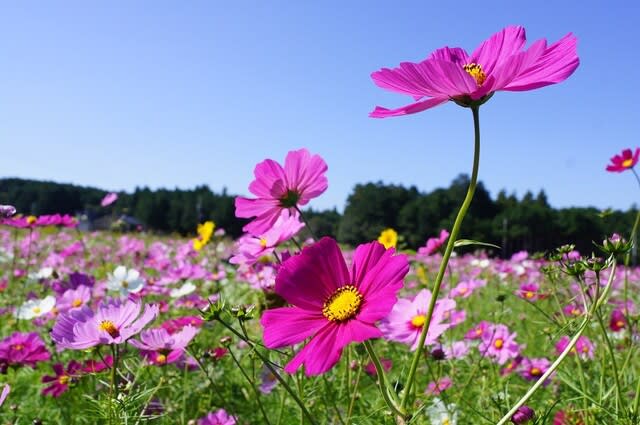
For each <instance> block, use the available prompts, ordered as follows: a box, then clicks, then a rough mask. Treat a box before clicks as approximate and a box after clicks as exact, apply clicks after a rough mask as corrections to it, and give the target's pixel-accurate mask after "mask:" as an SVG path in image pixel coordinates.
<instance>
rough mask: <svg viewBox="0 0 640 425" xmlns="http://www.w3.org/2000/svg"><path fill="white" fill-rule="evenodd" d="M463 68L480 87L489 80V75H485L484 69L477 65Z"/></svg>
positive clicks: (471, 64) (467, 65) (468, 65)
mask: <svg viewBox="0 0 640 425" xmlns="http://www.w3.org/2000/svg"><path fill="white" fill-rule="evenodd" d="M462 68H463V69H464V70H465V71H466V72H467V74H469V75H471V76H472V77H473V79H474V80H476V84H478V86H481V85H482V84H483V83H484V82H485V80H486V79H487V74H485V73H484V71H483V70H482V67H481V66H480V65H479V64H477V63H468V64H466V65H465V66H463V67H462Z"/></svg>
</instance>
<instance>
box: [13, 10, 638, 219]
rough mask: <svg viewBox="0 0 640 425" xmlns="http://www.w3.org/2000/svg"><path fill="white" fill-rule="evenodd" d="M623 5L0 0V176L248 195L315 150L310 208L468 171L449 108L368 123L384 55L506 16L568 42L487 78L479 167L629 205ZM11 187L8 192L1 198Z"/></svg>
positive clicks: (462, 129) (401, 53)
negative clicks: (526, 85)
mask: <svg viewBox="0 0 640 425" xmlns="http://www.w3.org/2000/svg"><path fill="white" fill-rule="evenodd" d="M639 10H640V9H639V8H637V7H636V6H634V2H631V1H628V2H620V1H619V2H595V1H580V2H578V1H574V2H553V6H551V3H549V5H547V4H546V3H543V2H513V1H504V2H490V1H487V2H477V1H473V2H472V1H468V2H467V1H458V2H427V1H403V2H389V1H385V2H382V1H366V2H365V1H349V2H344V1H320V2H277V1H271V2H263V1H255V2H245V1H238V2H222V1H220V2H218V1H202V2H196V1H190V2H174V1H166V2H165V1H147V2H143V1H138V2H124V1H117V2H105V3H101V4H98V3H96V2H80V1H79V2H71V1H66V2H55V3H50V2H49V3H47V2H37V3H35V2H7V3H5V4H4V5H3V11H2V14H1V16H0V57H1V58H2V61H1V63H2V66H0V117H1V119H0V146H2V154H0V176H17V177H25V178H36V179H48V180H54V181H59V182H71V183H76V184H82V185H93V186H98V187H101V188H104V189H108V190H122V189H124V190H132V189H133V188H134V187H135V186H143V185H147V186H150V187H152V188H157V187H169V188H173V187H176V186H177V187H181V188H190V187H194V186H195V185H197V184H203V183H206V184H208V185H209V186H210V187H211V188H212V189H213V190H216V191H219V190H221V188H222V187H227V188H228V190H229V192H231V193H238V194H246V193H247V186H248V184H249V182H250V181H251V179H252V171H253V167H254V165H255V164H256V163H257V162H259V161H261V160H262V159H264V158H273V159H276V160H278V161H282V160H283V159H284V156H285V154H286V152H287V151H288V150H291V149H297V148H300V147H307V148H308V149H309V150H311V151H312V152H314V153H318V154H320V155H322V156H323V157H324V158H325V160H326V161H327V163H328V164H329V172H328V178H329V189H328V190H327V192H326V193H325V194H324V195H323V196H322V197H321V198H319V199H317V200H315V201H314V202H313V203H312V206H315V207H318V208H329V207H333V206H337V207H338V208H339V209H341V208H342V207H343V205H344V203H345V201H346V198H347V196H348V194H349V193H350V191H351V189H352V188H353V186H354V185H355V184H356V183H359V182H368V181H377V180H382V181H384V182H386V183H397V184H404V185H416V186H417V187H418V188H419V189H420V190H423V191H430V190H433V189H434V188H437V187H442V186H447V185H449V183H450V182H451V180H453V179H454V178H455V177H456V176H457V175H458V174H459V173H462V172H466V173H468V172H469V168H470V165H471V156H472V136H473V135H472V122H471V113H470V111H469V110H466V109H463V108H460V107H458V106H456V105H454V104H453V103H447V104H445V105H444V106H441V107H438V108H436V109H433V110H429V111H426V112H423V113H420V114H416V115H412V116H408V117H401V118H389V119H385V120H375V119H371V118H368V117H367V114H368V112H369V111H370V110H372V109H373V107H374V106H375V105H382V106H386V107H397V106H401V105H404V104H406V103H408V102H409V100H410V99H409V98H408V97H406V96H402V95H399V94H394V93H390V92H386V91H383V90H381V89H379V88H377V87H376V86H375V85H374V84H373V83H372V82H371V79H370V77H369V75H370V73H371V72H373V71H375V70H377V69H379V68H381V67H393V66H396V65H397V64H399V63H400V62H401V61H419V60H422V59H424V58H425V57H426V56H427V55H428V54H429V53H430V52H431V51H432V50H434V49H436V48H438V47H441V46H444V45H449V46H461V47H464V48H466V49H467V50H468V51H472V50H473V49H474V48H475V47H476V46H477V45H478V44H479V43H480V42H481V41H483V40H484V39H486V38H487V37H489V36H490V35H491V34H492V33H494V32H496V31H499V30H500V29H502V28H503V27H504V26H506V25H509V24H519V25H523V26H524V27H525V28H526V29H527V38H528V39H529V40H530V41H533V40H536V39H538V38H542V37H546V38H547V39H548V40H549V41H555V40H557V39H558V38H560V37H562V36H563V35H564V34H566V33H567V32H573V33H575V34H576V35H577V36H578V38H579V50H578V53H579V55H580V59H581V65H580V67H579V68H578V70H577V71H576V73H575V74H574V75H573V76H572V77H571V78H570V79H569V80H567V81H566V82H564V83H562V84H559V85H554V86H550V87H546V88H543V89H540V90H535V91H531V92H522V93H509V92H501V93H497V94H496V95H495V96H494V97H493V98H492V99H491V100H490V101H489V102H488V103H487V104H485V105H484V106H483V107H482V108H481V128H482V139H483V140H482V154H481V165H480V179H481V180H482V181H483V182H484V183H485V185H486V187H487V188H488V189H489V191H490V192H491V193H492V195H493V196H495V195H496V194H497V193H498V191H499V190H501V189H506V190H507V191H509V192H516V193H517V194H518V195H519V196H522V195H523V194H524V193H525V192H526V191H527V190H532V191H534V192H537V191H538V190H540V189H544V190H545V191H546V192H547V195H548V198H549V201H550V203H551V204H552V205H553V206H556V207H565V206H574V205H576V206H586V205H594V206H597V207H600V208H605V207H609V206H612V207H614V208H623V209H626V208H628V207H629V206H631V205H632V204H633V203H635V202H636V201H637V200H638V195H639V192H638V187H637V185H636V183H635V181H634V180H633V176H632V175H631V174H630V173H624V174H610V173H606V172H605V171H604V167H605V166H606V164H607V162H608V160H609V158H610V157H611V156H612V155H613V154H616V153H618V152H619V151H620V150H621V149H623V148H625V147H635V146H638V145H640V140H639V138H638V134H639V133H640V119H639V117H640V115H639V114H638V110H637V99H638V94H637V93H636V92H635V89H636V88H637V87H638V78H639V74H638V70H640V55H638V54H637V51H638V41H640V37H638V33H637V22H638V20H640V12H639ZM3 201H4V202H9V201H10V200H3Z"/></svg>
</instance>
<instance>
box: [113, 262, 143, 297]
mask: <svg viewBox="0 0 640 425" xmlns="http://www.w3.org/2000/svg"><path fill="white" fill-rule="evenodd" d="M143 286H144V279H142V278H141V277H140V272H139V271H138V270H136V269H127V268H126V267H125V266H118V267H116V269H115V270H114V271H113V274H112V275H111V276H109V281H108V282H107V288H108V289H109V290H111V291H120V293H121V294H122V295H124V296H127V295H129V294H136V293H138V292H140V291H142V287H143Z"/></svg>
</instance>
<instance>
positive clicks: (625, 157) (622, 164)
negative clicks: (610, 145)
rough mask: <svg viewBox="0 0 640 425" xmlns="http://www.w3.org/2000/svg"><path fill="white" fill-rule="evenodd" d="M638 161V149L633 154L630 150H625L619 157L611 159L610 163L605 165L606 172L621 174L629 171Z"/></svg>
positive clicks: (639, 156)
mask: <svg viewBox="0 0 640 425" xmlns="http://www.w3.org/2000/svg"><path fill="white" fill-rule="evenodd" d="M638 159H640V148H636V151H635V152H631V149H625V150H623V151H622V153H621V154H620V155H614V156H613V157H611V163H610V164H609V165H607V171H610V172H612V173H621V172H623V171H626V170H630V169H632V168H633V167H635V166H636V164H637V163H638Z"/></svg>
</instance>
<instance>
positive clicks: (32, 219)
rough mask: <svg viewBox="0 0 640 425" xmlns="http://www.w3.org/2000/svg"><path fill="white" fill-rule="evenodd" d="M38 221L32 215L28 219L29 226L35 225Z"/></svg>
mask: <svg viewBox="0 0 640 425" xmlns="http://www.w3.org/2000/svg"><path fill="white" fill-rule="evenodd" d="M37 220H38V217H36V216H35V215H30V216H29V217H27V224H33V223H35V222H36V221H37Z"/></svg>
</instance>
